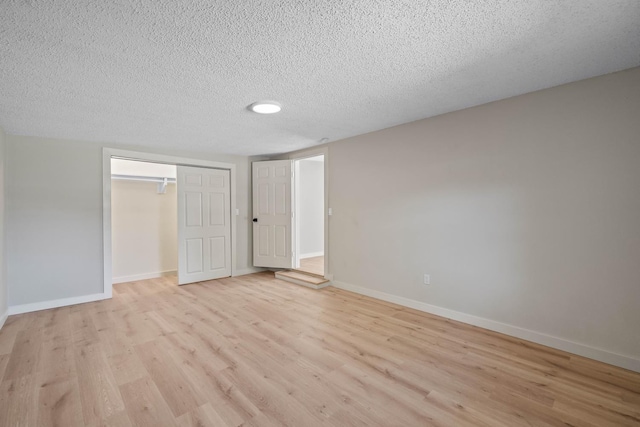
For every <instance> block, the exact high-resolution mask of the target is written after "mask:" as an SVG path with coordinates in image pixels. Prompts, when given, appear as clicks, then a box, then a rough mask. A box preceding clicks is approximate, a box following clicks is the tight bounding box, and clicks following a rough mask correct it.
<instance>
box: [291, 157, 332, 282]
mask: <svg viewBox="0 0 640 427" xmlns="http://www.w3.org/2000/svg"><path fill="white" fill-rule="evenodd" d="M324 167H325V165H324V154H321V155H317V156H313V157H306V158H301V159H296V160H294V168H295V173H294V175H293V176H294V192H295V215H294V224H295V225H294V226H295V229H296V233H295V236H296V239H295V248H294V253H295V254H296V256H295V258H296V264H295V265H296V270H299V271H302V272H305V273H311V274H315V275H318V276H320V277H324V274H325V271H324V265H325V262H324V255H325V241H324V236H325V232H324V231H325V230H324V222H325V219H324V212H325V207H324V202H325V188H324Z"/></svg>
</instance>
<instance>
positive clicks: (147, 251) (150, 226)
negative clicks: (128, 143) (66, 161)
mask: <svg viewBox="0 0 640 427" xmlns="http://www.w3.org/2000/svg"><path fill="white" fill-rule="evenodd" d="M138 163H139V162H138ZM143 164H144V163H143ZM170 168H172V169H174V170H175V169H176V168H175V166H170ZM174 175H175V174H174ZM155 176H159V175H155ZM157 189H158V185H157V184H156V183H153V182H144V181H129V180H117V179H114V180H112V181H111V231H112V233H111V238H112V240H111V242H112V243H111V244H112V265H113V272H112V274H113V282H114V283H121V282H130V281H133V280H142V279H145V278H152V277H160V276H161V275H162V274H165V273H169V272H174V271H176V270H177V266H178V219H177V209H178V206H177V193H176V185H175V184H169V185H167V188H166V193H164V194H158V191H157Z"/></svg>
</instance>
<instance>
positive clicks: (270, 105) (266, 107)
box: [249, 101, 282, 114]
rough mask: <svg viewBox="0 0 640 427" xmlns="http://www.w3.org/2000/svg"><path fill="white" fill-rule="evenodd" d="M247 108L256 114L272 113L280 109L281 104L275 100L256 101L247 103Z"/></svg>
mask: <svg viewBox="0 0 640 427" xmlns="http://www.w3.org/2000/svg"><path fill="white" fill-rule="evenodd" d="M249 109H250V110H251V111H253V112H254V113H258V114H274V113H278V112H279V111H280V110H282V106H281V105H280V104H278V103H277V102H275V101H258V102H254V103H253V104H251V105H249Z"/></svg>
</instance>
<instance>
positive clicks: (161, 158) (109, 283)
mask: <svg viewBox="0 0 640 427" xmlns="http://www.w3.org/2000/svg"><path fill="white" fill-rule="evenodd" d="M112 157H120V158H124V159H128V160H140V161H146V162H156V163H166V164H170V165H182V166H200V167H205V168H214V169H228V170H229V174H230V176H231V276H236V275H237V271H236V270H237V268H236V262H237V256H236V251H237V250H236V248H237V246H236V235H237V233H236V222H237V218H236V215H235V212H236V165H235V164H233V163H223V162H214V161H211V160H201V159H192V158H188V157H177V156H167V155H164V154H155V153H146V152H142V151H131V150H121V149H116V148H107V147H104V148H103V149H102V242H103V249H102V250H103V256H104V263H103V264H104V266H103V277H104V279H103V289H104V297H105V298H111V297H112V295H113V277H112V271H111V269H112V259H111V248H112V247H111V158H112Z"/></svg>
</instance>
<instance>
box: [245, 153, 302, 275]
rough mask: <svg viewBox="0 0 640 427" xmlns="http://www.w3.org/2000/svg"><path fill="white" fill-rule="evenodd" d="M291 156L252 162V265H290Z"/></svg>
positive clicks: (285, 266) (291, 232)
mask: <svg viewBox="0 0 640 427" xmlns="http://www.w3.org/2000/svg"><path fill="white" fill-rule="evenodd" d="M291 163H292V161H291V160H271V161H266V162H253V265H254V266H256V267H272V268H293V262H294V261H293V213H292V209H291V199H292V193H291V192H292V190H291V181H292V179H291V178H292V176H291Z"/></svg>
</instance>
